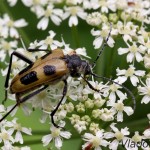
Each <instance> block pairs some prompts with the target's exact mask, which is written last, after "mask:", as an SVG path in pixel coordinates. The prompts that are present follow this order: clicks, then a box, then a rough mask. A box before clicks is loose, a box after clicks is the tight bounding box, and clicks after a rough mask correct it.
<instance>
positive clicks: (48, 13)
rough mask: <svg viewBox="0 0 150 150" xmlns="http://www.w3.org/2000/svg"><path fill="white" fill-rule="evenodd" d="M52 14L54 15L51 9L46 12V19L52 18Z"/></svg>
mask: <svg viewBox="0 0 150 150" xmlns="http://www.w3.org/2000/svg"><path fill="white" fill-rule="evenodd" d="M51 14H52V10H51V9H47V10H46V11H45V17H49V16H51Z"/></svg>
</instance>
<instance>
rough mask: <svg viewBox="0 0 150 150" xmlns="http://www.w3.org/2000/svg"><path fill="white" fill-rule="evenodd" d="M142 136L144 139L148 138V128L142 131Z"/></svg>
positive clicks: (149, 135) (149, 132) (149, 136)
mask: <svg viewBox="0 0 150 150" xmlns="http://www.w3.org/2000/svg"><path fill="white" fill-rule="evenodd" d="M143 136H144V138H145V139H150V128H149V129H146V130H145V131H144V132H143Z"/></svg>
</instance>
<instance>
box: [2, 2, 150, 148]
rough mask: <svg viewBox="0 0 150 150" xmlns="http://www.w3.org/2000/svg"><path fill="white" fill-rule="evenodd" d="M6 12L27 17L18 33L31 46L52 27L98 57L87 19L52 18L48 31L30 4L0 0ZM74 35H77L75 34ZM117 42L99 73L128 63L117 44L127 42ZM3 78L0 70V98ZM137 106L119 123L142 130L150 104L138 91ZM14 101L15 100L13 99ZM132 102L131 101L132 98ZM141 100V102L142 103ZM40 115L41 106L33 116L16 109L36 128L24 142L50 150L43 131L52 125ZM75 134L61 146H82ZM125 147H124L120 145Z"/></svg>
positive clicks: (102, 61) (109, 74)
mask: <svg viewBox="0 0 150 150" xmlns="http://www.w3.org/2000/svg"><path fill="white" fill-rule="evenodd" d="M4 13H7V14H9V16H10V17H11V18H12V19H13V20H17V19H20V18H25V20H26V21H27V22H28V23H29V25H28V26H27V27H24V28H21V29H19V33H20V35H21V36H22V38H23V41H24V43H25V45H26V46H27V47H28V46H29V43H30V42H33V41H34V40H36V39H37V40H41V39H44V38H45V37H46V36H48V31H49V30H53V31H54V32H56V33H57V34H56V38H55V39H58V40H61V35H62V36H63V38H64V40H65V42H66V43H68V44H70V47H72V48H78V47H85V48H86V49H87V53H88V55H89V56H91V58H92V59H91V60H89V61H90V62H92V60H94V59H95V58H96V54H97V52H98V50H94V48H93V45H92V43H93V40H94V38H93V37H92V35H91V34H90V30H91V29H92V27H90V26H88V25H87V24H86V23H85V22H84V21H82V20H80V21H79V26H78V27H76V28H75V27H73V28H69V27H68V20H67V21H63V23H62V24H61V25H60V26H55V25H54V24H53V23H52V22H50V24H49V26H48V29H47V30H45V31H41V30H38V29H37V27H36V25H37V23H38V20H37V19H36V16H35V15H34V14H33V13H32V12H31V11H30V9H29V8H27V7H25V6H24V5H23V4H22V3H21V2H20V1H18V3H17V5H16V6H15V7H9V5H8V4H7V2H6V1H4V0H0V15H1V16H2V14H4ZM74 35H75V36H74ZM115 41H116V44H115V47H114V48H113V49H110V48H106V49H105V51H104V52H103V54H102V55H101V57H100V60H99V61H98V62H97V66H96V69H95V72H97V73H98V74H100V75H102V76H105V77H112V78H115V77H116V71H115V70H116V68H117V67H120V68H121V69H123V68H125V67H126V64H125V62H126V57H125V55H123V56H120V57H118V55H117V48H118V47H120V46H121V47H125V44H124V43H123V41H122V39H121V37H117V38H116V39H115ZM4 65H5V64H4V63H2V62H0V67H1V68H3V67H4ZM138 67H139V68H142V66H138ZM4 81H5V78H4V77H2V75H1V74H0V95H1V96H0V98H1V101H2V100H3V98H4ZM125 86H127V87H128V88H129V89H131V90H132V91H133V92H134V94H135V95H136V92H137V91H135V90H134V88H133V86H131V85H128V83H127V84H126V85H125ZM136 98H137V101H138V102H137V107H136V111H135V114H134V115H132V116H131V117H127V116H125V117H126V118H125V120H124V123H120V124H119V126H120V127H125V126H128V127H129V128H130V131H132V132H134V131H135V130H138V131H143V129H145V128H146V127H147V126H148V119H147V116H146V114H147V113H149V112H150V111H149V108H150V105H142V107H141V104H140V99H141V97H140V96H139V95H137V97H136ZM11 103H12V102H11ZM131 104H132V102H131ZM139 104H140V105H139ZM6 105H9V102H7V103H6ZM39 115H40V112H39V111H38V110H35V111H34V112H33V113H32V115H31V116H29V117H28V116H25V115H24V114H23V112H22V111H21V110H19V111H18V112H17V117H18V118H19V120H18V122H20V123H21V124H22V126H25V127H31V128H32V129H33V132H32V133H33V135H32V136H24V137H25V140H24V145H27V146H31V148H32V150H36V149H42V150H47V148H43V146H42V144H41V138H42V136H43V135H46V134H49V133H50V131H49V125H48V124H41V123H39ZM71 129H72V127H71V125H70V124H69V123H68V125H67V130H70V131H72V130H71ZM72 134H73V138H71V139H69V140H65V142H64V145H63V148H62V150H69V149H70V148H71V149H72V150H80V149H81V145H82V142H81V140H80V137H79V135H78V134H77V133H76V132H75V131H73V133H72ZM120 149H122V148H120Z"/></svg>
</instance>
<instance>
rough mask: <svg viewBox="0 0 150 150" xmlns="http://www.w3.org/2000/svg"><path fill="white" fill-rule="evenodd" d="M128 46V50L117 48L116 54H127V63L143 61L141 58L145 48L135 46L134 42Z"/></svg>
mask: <svg viewBox="0 0 150 150" xmlns="http://www.w3.org/2000/svg"><path fill="white" fill-rule="evenodd" d="M127 45H128V48H119V49H118V54H119V55H123V54H125V53H128V54H127V62H130V63H131V62H133V61H134V59H136V60H137V62H140V61H143V56H142V54H144V52H145V50H146V48H145V47H144V46H142V45H140V46H137V44H136V43H135V42H134V43H133V45H129V44H128V43H127Z"/></svg>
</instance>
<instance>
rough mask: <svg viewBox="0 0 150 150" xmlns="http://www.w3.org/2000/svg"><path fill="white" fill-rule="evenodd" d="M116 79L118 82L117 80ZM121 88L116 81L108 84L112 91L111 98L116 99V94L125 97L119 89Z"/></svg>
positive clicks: (121, 97)
mask: <svg viewBox="0 0 150 150" xmlns="http://www.w3.org/2000/svg"><path fill="white" fill-rule="evenodd" d="M114 81H115V82H117V83H118V81H117V80H114ZM120 88H121V87H120V86H119V85H117V84H115V83H113V84H111V85H109V86H108V90H109V91H110V94H109V99H111V100H116V98H117V97H116V96H118V97H119V98H120V99H125V98H126V95H125V94H124V93H122V92H121V91H120V90H119V89H120Z"/></svg>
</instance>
